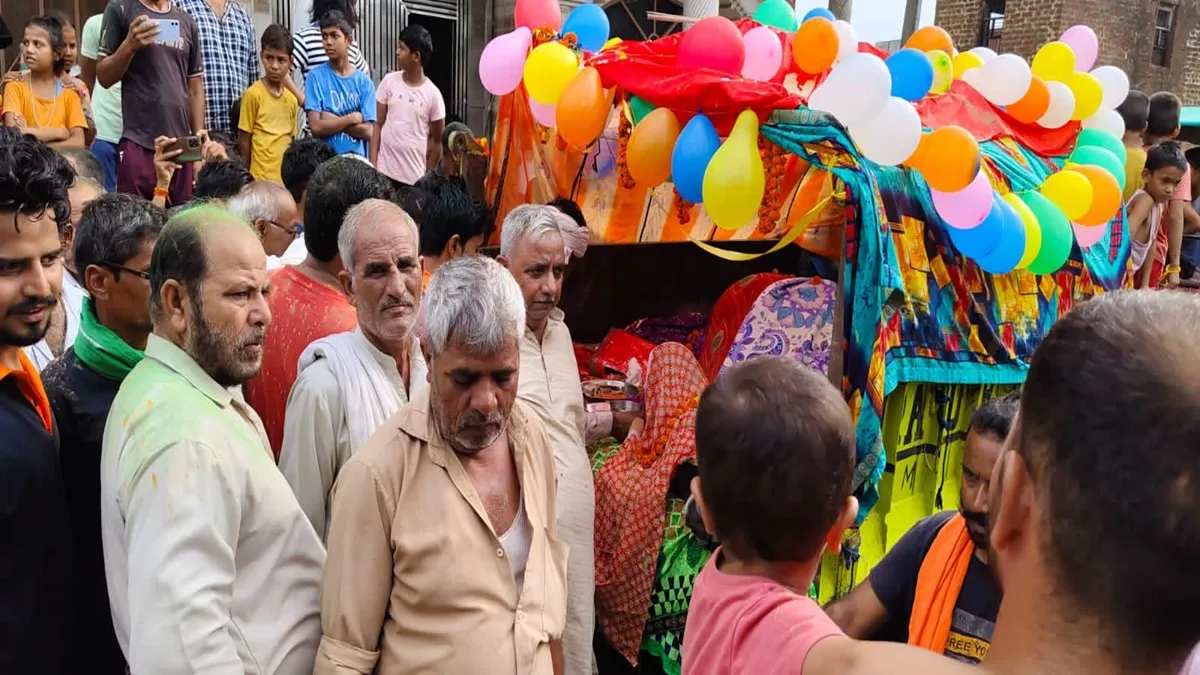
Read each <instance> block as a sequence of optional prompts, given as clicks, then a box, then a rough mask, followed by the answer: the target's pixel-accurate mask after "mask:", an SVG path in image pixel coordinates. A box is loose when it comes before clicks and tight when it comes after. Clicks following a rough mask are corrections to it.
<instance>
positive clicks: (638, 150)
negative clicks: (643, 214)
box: [625, 108, 679, 188]
mask: <svg viewBox="0 0 1200 675" xmlns="http://www.w3.org/2000/svg"><path fill="white" fill-rule="evenodd" d="M677 138H679V118H677V117H675V113H673V112H671V111H670V109H668V108H655V109H654V110H652V111H651V112H650V114H648V115H646V116H645V117H643V118H642V121H641V122H638V125H637V126H636V127H634V128H633V133H632V134H630V135H629V145H627V146H626V147H625V164H626V165H627V166H628V167H629V175H630V176H632V177H633V180H634V181H635V182H636V183H637V184H638V185H641V186H643V187H647V188H652V187H655V186H657V185H659V184H661V183H663V182H664V181H666V180H667V179H668V178H670V177H671V153H672V152H673V151H674V150H675V140H676V139H677Z"/></svg>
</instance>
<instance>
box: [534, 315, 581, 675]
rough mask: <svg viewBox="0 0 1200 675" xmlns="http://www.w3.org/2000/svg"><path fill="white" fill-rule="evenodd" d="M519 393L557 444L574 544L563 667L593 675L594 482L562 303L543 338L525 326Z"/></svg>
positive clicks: (564, 521) (567, 529)
mask: <svg viewBox="0 0 1200 675" xmlns="http://www.w3.org/2000/svg"><path fill="white" fill-rule="evenodd" d="M518 397H519V398H520V399H521V400H522V401H524V402H525V403H527V404H529V405H530V406H531V407H532V408H533V409H534V410H536V411H537V413H538V416H539V417H540V418H541V420H542V424H543V425H545V427H546V434H547V435H548V436H549V437H550V445H551V447H553V448H554V466H555V469H556V470H557V478H558V497H557V499H558V504H557V506H558V536H559V538H561V539H562V540H563V541H565V542H566V543H567V545H568V546H570V556H569V557H568V559H567V627H566V631H564V632H563V665H564V673H565V674H566V675H589V674H590V673H591V672H592V638H593V628H594V625H595V622H596V609H595V589H596V567H595V542H594V533H595V527H596V486H595V482H594V480H593V477H592V466H591V462H590V461H589V460H588V456H587V448H586V447H584V434H585V430H586V421H585V414H584V406H583V390H582V387H581V385H580V381H579V369H578V366H577V365H576V363H575V349H574V347H573V346H572V344H571V331H570V329H568V328H567V325H566V324H565V323H563V313H562V311H561V310H559V309H555V310H554V311H553V312H552V313H551V315H550V318H549V322H548V323H547V325H546V331H545V333H544V334H543V335H542V341H541V342H540V343H539V342H538V339H537V336H536V335H534V333H533V331H531V330H529V329H528V328H527V329H526V330H525V337H524V339H523V340H522V341H521V371H520V386H519V390H518Z"/></svg>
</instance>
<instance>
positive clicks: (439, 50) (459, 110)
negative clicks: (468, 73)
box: [408, 12, 466, 122]
mask: <svg viewBox="0 0 1200 675" xmlns="http://www.w3.org/2000/svg"><path fill="white" fill-rule="evenodd" d="M408 22H409V23H410V24H413V23H415V24H418V25H421V26H424V27H425V30H427V31H429V37H431V38H432V39H433V57H432V58H430V59H429V63H428V64H426V65H425V77H428V78H429V79H430V80H432V81H433V83H434V84H435V85H437V88H438V90H439V91H441V92H442V99H443V100H445V101H446V119H447V122H449V121H450V120H451V119H452V118H461V117H462V116H463V114H464V113H465V112H466V111H465V109H464V105H463V104H464V103H465V99H466V97H465V96H464V95H463V92H461V91H459V78H457V77H455V73H457V72H458V65H459V64H458V59H459V54H460V51H461V50H459V49H458V48H457V45H458V40H457V35H458V21H457V20H455V19H445V18H442V17H438V16H430V15H428V14H419V13H417V12H410V13H409V15H408Z"/></svg>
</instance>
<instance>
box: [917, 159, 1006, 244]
mask: <svg viewBox="0 0 1200 675" xmlns="http://www.w3.org/2000/svg"><path fill="white" fill-rule="evenodd" d="M929 194H930V195H932V196H933V207H934V208H935V209H937V213H938V215H939V216H941V217H942V220H944V221H946V224H947V225H949V226H951V227H956V228H958V229H960V230H969V229H971V228H973V227H979V224H980V223H982V222H983V221H984V219H985V218H987V215H988V212H990V211H991V210H992V184H991V183H990V182H988V178H987V174H985V173H984V172H983V170H982V169H981V170H980V171H979V173H978V174H976V176H975V180H973V181H971V184H970V185H968V186H967V187H965V188H963V189H961V190H959V191H958V192H941V191H938V190H934V189H933V188H930V189H929Z"/></svg>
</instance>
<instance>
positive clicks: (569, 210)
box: [546, 197, 587, 227]
mask: <svg viewBox="0 0 1200 675" xmlns="http://www.w3.org/2000/svg"><path fill="white" fill-rule="evenodd" d="M546 206H553V207H554V208H556V209H558V210H559V211H562V212H563V213H564V214H566V215H568V216H570V217H571V220H573V221H575V224H576V225H578V226H580V227H587V218H584V217H583V209H581V208H579V204H576V203H575V201H574V200H572V199H568V198H566V197H555V198H554V199H551V200H550V201H548V202H546Z"/></svg>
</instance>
